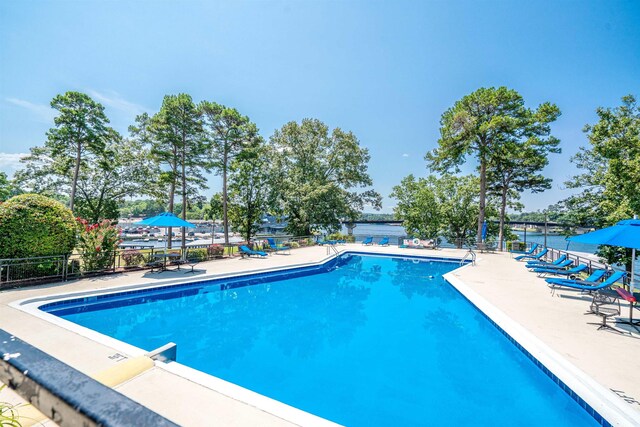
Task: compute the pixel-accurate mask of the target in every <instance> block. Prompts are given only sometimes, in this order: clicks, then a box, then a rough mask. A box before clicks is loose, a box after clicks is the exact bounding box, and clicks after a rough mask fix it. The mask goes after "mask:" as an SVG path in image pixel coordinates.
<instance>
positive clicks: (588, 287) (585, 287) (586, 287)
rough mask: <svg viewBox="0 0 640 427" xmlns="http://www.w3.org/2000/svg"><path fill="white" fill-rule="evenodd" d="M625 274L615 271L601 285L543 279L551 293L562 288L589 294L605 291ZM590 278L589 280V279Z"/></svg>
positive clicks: (583, 281)
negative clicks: (557, 288)
mask: <svg viewBox="0 0 640 427" xmlns="http://www.w3.org/2000/svg"><path fill="white" fill-rule="evenodd" d="M599 271H602V270H599ZM594 274H595V272H594ZM594 274H592V275H591V276H593V275H594ZM603 274H604V273H603ZM626 274H627V273H625V272H624V271H616V272H614V273H613V274H611V276H609V277H608V278H607V279H606V280H605V281H604V282H601V283H597V282H595V281H589V280H566V279H554V278H550V279H545V280H546V282H547V283H548V284H549V286H550V287H551V289H552V292H553V291H555V288H556V287H563V288H569V289H577V290H579V291H586V292H589V293H591V292H596V291H600V290H602V289H606V288H608V287H610V286H611V285H613V284H614V283H616V282H617V281H618V280H620V279H622V278H623V277H624V276H625V275H626ZM591 276H590V277H589V278H591ZM601 277H602V276H601Z"/></svg>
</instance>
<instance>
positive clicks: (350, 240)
mask: <svg viewBox="0 0 640 427" xmlns="http://www.w3.org/2000/svg"><path fill="white" fill-rule="evenodd" d="M327 240H344V241H345V242H347V243H355V241H356V236H354V235H353V234H352V235H348V234H342V233H333V234H330V235H328V236H327Z"/></svg>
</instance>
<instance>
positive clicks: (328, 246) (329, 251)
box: [326, 243, 340, 255]
mask: <svg viewBox="0 0 640 427" xmlns="http://www.w3.org/2000/svg"><path fill="white" fill-rule="evenodd" d="M326 246H327V255H331V251H333V253H335V254H336V255H339V254H340V252H339V251H338V250H337V249H336V245H334V244H333V243H327V245H326Z"/></svg>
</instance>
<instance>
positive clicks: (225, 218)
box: [222, 141, 229, 246]
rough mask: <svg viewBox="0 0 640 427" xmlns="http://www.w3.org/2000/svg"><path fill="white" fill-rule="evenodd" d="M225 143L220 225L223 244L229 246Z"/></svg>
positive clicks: (227, 158) (226, 154) (227, 157)
mask: <svg viewBox="0 0 640 427" xmlns="http://www.w3.org/2000/svg"><path fill="white" fill-rule="evenodd" d="M226 144H227V142H226V141H225V147H224V156H223V158H222V225H223V226H224V244H225V246H227V245H229V219H228V216H227V161H228V160H229V156H228V154H229V153H228V152H227V146H226Z"/></svg>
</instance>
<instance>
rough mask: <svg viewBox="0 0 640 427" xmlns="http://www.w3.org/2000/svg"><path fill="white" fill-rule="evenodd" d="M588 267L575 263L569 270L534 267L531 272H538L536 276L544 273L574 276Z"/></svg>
mask: <svg viewBox="0 0 640 427" xmlns="http://www.w3.org/2000/svg"><path fill="white" fill-rule="evenodd" d="M587 268H588V267H587V266H586V265H585V264H580V265H577V266H575V267H573V268H570V269H569V270H557V269H555V268H534V269H533V272H534V273H538V276H542V275H545V274H555V275H557V276H567V277H571V276H575V275H576V274H578V273H580V272H582V271H584V270H586V269H587Z"/></svg>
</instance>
